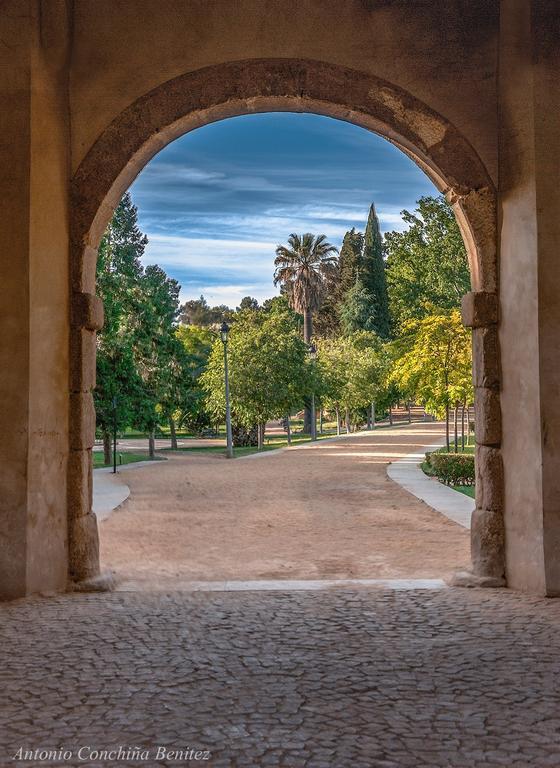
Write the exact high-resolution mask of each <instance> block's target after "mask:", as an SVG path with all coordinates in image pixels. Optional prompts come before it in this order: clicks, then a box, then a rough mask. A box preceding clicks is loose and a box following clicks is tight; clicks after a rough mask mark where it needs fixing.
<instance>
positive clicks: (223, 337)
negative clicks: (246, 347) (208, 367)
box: [220, 320, 233, 459]
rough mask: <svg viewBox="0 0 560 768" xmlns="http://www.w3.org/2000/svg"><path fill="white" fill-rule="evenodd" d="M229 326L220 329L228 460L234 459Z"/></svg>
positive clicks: (222, 326)
mask: <svg viewBox="0 0 560 768" xmlns="http://www.w3.org/2000/svg"><path fill="white" fill-rule="evenodd" d="M228 333H229V325H228V324H227V323H226V321H225V320H224V322H223V323H222V325H221V327H220V338H221V340H222V344H223V345H224V383H225V389H226V446H227V447H226V456H227V458H228V459H233V437H232V434H231V408H230V403H229V375H228V357H227V342H228Z"/></svg>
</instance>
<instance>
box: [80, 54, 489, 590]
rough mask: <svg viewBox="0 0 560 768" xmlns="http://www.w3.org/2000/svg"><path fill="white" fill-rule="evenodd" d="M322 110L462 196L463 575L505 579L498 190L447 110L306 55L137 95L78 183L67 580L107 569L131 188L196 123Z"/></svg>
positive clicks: (232, 68)
mask: <svg viewBox="0 0 560 768" xmlns="http://www.w3.org/2000/svg"><path fill="white" fill-rule="evenodd" d="M269 111H290V112H315V113H318V114H323V115H326V116H329V117H334V118H339V119H342V120H346V121H348V122H352V123H354V124H356V125H358V126H361V127H363V128H366V129H368V130H371V131H374V132H375V133H378V134H380V135H381V136H383V137H385V138H386V139H388V140H389V141H391V142H392V143H393V144H395V145H396V146H398V147H399V148H400V149H402V150H403V151H404V152H405V153H406V154H408V155H409V156H410V157H411V158H412V159H413V160H414V161H415V162H416V163H417V164H418V165H419V166H420V167H421V168H422V169H423V170H424V171H425V172H426V173H427V174H428V176H429V177H430V178H431V179H432V181H433V182H434V183H435V185H436V186H437V188H438V189H439V190H440V191H441V192H443V193H444V194H445V195H446V196H447V198H448V200H449V201H450V202H451V203H452V205H453V207H454V210H455V212H456V215H457V219H458V222H459V226H460V228H461V231H462V234H463V238H464V240H465V244H466V246H467V252H468V256H469V263H470V269H471V282H472V288H473V293H470V294H468V295H467V297H465V300H464V302H463V316H464V321H465V323H466V324H467V325H469V326H471V327H472V328H473V360H474V383H475V388H476V389H475V392H476V395H475V409H476V423H477V434H476V440H477V466H478V470H477V473H478V477H477V510H476V512H475V514H474V516H473V524H472V572H471V573H469V574H465V575H463V576H462V577H461V578H460V579H458V583H468V584H471V583H474V584H481V585H489V586H495V585H501V584H503V583H504V580H503V574H504V534H503V471H502V458H501V452H500V443H501V416H500V401H499V385H500V380H499V370H500V367H499V347H498V334H497V320H498V296H497V275H498V269H497V227H496V192H495V189H494V186H493V184H492V182H491V180H490V177H489V175H488V173H487V172H486V169H485V168H484V166H483V164H482V162H481V161H480V159H479V157H478V155H477V154H476V152H475V151H474V150H473V148H472V147H471V145H470V144H469V143H468V142H467V141H466V140H465V138H464V137H463V136H462V135H461V134H460V133H459V132H458V131H457V129H456V128H455V127H454V126H453V125H452V124H451V123H450V122H449V121H447V120H446V119H445V118H444V117H442V116H441V115H439V114H437V113H436V112H434V111H433V110H432V109H430V108H428V107H427V106H426V105H424V104H423V103H421V102H419V101H418V100H417V99H415V98H414V97H413V96H411V95H410V94H409V93H407V92H405V91H403V90H402V89H400V88H397V87H395V86H393V85H391V84H390V83H387V82H385V81H383V80H380V79H378V78H375V77H372V76H371V75H367V74H365V73H362V72H358V71H355V70H350V69H347V68H345V67H341V66H335V65H332V64H326V63H323V62H318V61H308V60H299V59H298V60H289V59H274V60H251V61H241V62H235V63H229V64H223V65H216V66H212V67H207V68H204V69H199V70H196V71H194V72H191V73H188V74H186V75H182V76H180V77H177V78H175V79H173V80H170V81H168V82H166V83H164V84H163V85H161V86H159V87H157V88H155V89H154V90H152V91H150V92H149V93H147V94H145V95H144V96H143V97H141V98H139V99H138V100H136V101H135V102H134V103H132V104H131V105H130V106H129V107H128V108H127V109H125V110H124V111H123V112H121V114H120V115H119V116H118V117H117V118H116V119H115V120H114V121H113V123H112V124H111V125H109V126H108V128H107V129H106V130H105V131H104V132H103V133H102V134H101V136H100V137H99V138H98V140H97V141H96V143H95V144H94V145H93V147H92V148H91V149H90V151H89V152H88V154H87V155H86V156H85V158H84V159H83V161H82V163H81V164H80V166H79V168H78V169H77V171H76V173H75V174H74V177H73V179H72V188H71V195H72V205H71V227H72V231H71V253H70V271H71V274H70V283H71V291H72V298H71V333H70V360H71V366H70V382H69V385H70V446H69V465H68V532H69V576H70V579H71V580H72V581H75V582H76V581H85V582H87V581H92V580H95V579H96V578H97V577H98V575H99V551H98V538H97V523H96V519H95V515H94V514H93V513H92V511H91V493H92V491H91V488H92V478H91V472H92V470H91V467H92V462H91V448H92V445H93V441H94V434H95V413H94V408H93V398H92V395H91V390H92V388H93V387H94V385H95V331H96V330H97V329H99V328H100V327H101V325H102V322H103V310H102V307H101V302H100V301H99V299H97V298H96V297H95V269H96V258H97V247H98V244H99V241H100V239H101V236H102V234H103V232H104V230H105V227H106V225H107V223H108V221H109V219H110V217H111V215H112V212H113V210H114V207H115V206H116V204H117V203H118V200H119V199H120V197H121V195H122V194H123V192H124V191H125V190H126V189H127V188H128V187H129V185H130V184H131V183H132V181H133V180H134V178H135V177H136V176H137V174H138V173H139V172H140V171H141V170H142V168H143V167H144V166H145V165H146V163H147V162H148V161H149V160H150V159H151V158H152V157H153V156H154V155H155V154H156V153H157V152H158V151H159V150H160V149H162V148H163V147H164V146H165V145H167V144H168V143H169V142H170V141H172V140H173V139H175V138H177V137H178V136H180V135H182V134H184V133H187V132H188V131H190V130H193V129H194V128H197V127H200V126H203V125H205V124H208V123H211V122H215V121H217V120H221V119H224V118H228V117H233V116H237V115H241V114H248V113H252V112H269Z"/></svg>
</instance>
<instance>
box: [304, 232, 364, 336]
mask: <svg viewBox="0 0 560 768" xmlns="http://www.w3.org/2000/svg"><path fill="white" fill-rule="evenodd" d="M363 246H364V236H363V234H362V233H361V232H357V231H356V230H355V229H351V230H349V231H348V232H346V234H345V235H344V240H343V241H342V247H341V249H340V255H339V257H338V266H337V269H336V271H335V272H334V273H333V276H332V280H329V282H328V283H327V285H326V292H325V296H324V299H323V302H322V304H321V306H320V307H319V308H318V310H317V311H316V312H315V315H314V319H313V325H314V330H315V335H316V336H324V337H326V336H336V335H337V334H338V333H339V332H340V329H341V317H340V312H341V307H342V305H343V303H344V300H345V297H346V295H347V294H348V292H349V291H351V290H352V289H353V288H354V286H355V284H356V279H357V277H358V276H359V274H360V265H361V260H362V250H363ZM360 327H361V326H360ZM364 327H365V326H364Z"/></svg>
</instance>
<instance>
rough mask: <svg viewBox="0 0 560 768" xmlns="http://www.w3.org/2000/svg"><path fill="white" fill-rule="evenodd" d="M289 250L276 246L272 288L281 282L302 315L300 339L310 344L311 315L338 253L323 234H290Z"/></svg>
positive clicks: (317, 304) (331, 274)
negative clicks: (301, 334)
mask: <svg viewBox="0 0 560 768" xmlns="http://www.w3.org/2000/svg"><path fill="white" fill-rule="evenodd" d="M288 244H289V247H286V246H285V245H279V246H278V247H277V248H276V258H275V259H274V266H275V267H276V270H275V272H274V285H278V283H281V284H282V286H283V287H284V289H285V291H286V293H287V295H288V299H289V301H290V304H291V306H292V308H293V309H295V310H296V312H299V313H300V314H302V315H303V340H304V341H305V342H306V344H309V343H310V342H311V337H312V336H313V312H314V310H316V309H319V307H320V306H321V303H322V300H323V298H324V296H325V292H326V288H327V285H328V283H329V281H330V280H331V279H332V278H333V277H334V275H335V274H336V268H337V264H338V260H337V257H336V256H335V255H334V254H335V253H338V250H337V249H336V248H335V247H334V245H331V244H330V243H327V241H326V236H325V235H317V237H315V236H314V235H312V234H311V233H309V232H307V233H306V234H305V235H301V236H300V235H294V234H292V235H290V236H289V238H288Z"/></svg>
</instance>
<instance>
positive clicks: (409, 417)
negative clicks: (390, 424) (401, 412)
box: [406, 400, 412, 424]
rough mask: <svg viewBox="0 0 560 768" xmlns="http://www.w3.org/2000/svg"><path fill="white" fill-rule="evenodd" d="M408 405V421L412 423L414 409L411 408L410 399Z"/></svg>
mask: <svg viewBox="0 0 560 768" xmlns="http://www.w3.org/2000/svg"><path fill="white" fill-rule="evenodd" d="M406 407H407V409H408V423H409V424H412V411H411V410H410V400H409V401H408V403H407V404H406Z"/></svg>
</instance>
